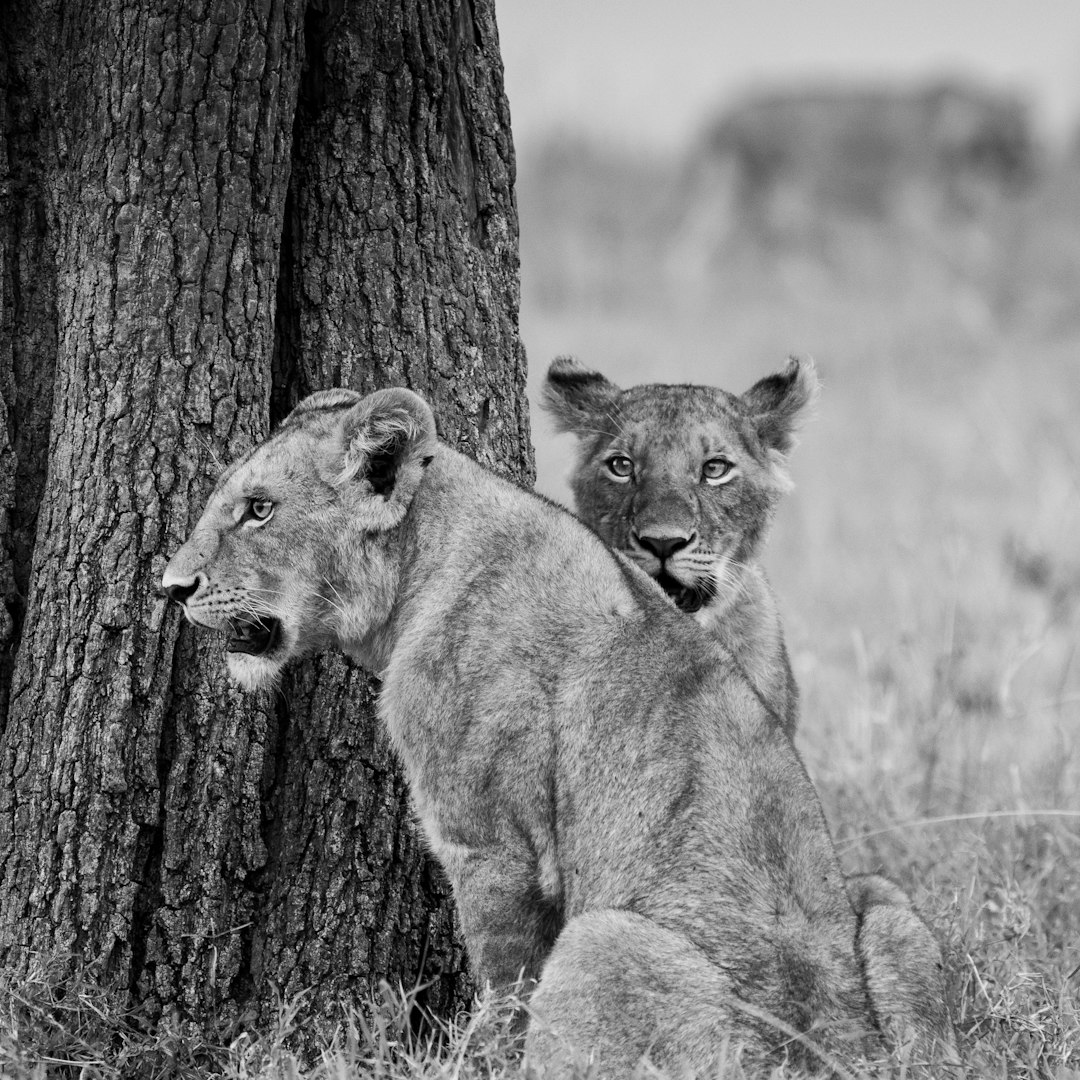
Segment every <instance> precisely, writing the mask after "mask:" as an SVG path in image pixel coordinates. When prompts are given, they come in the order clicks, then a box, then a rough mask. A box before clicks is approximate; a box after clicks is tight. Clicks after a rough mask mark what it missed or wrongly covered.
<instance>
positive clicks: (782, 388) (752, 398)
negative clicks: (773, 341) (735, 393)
mask: <svg viewBox="0 0 1080 1080" xmlns="http://www.w3.org/2000/svg"><path fill="white" fill-rule="evenodd" d="M818 389H819V384H818V377H817V371H816V370H815V369H814V362H813V360H811V359H809V358H808V357H807V358H803V359H800V358H799V357H796V356H793V357H791V358H790V359H789V360H788V362H787V366H786V367H785V368H784V370H783V371H777V372H775V373H774V374H772V375H767V376H766V377H765V378H764V379H761V380H760V381H759V382H756V383H754V385H753V386H751V387H750V389H749V390H747V391H746V393H745V394H743V396H742V402H743V406H744V407H745V409H746V412H747V415H748V416H749V418H750V421H751V423H752V424H753V425H754V427H755V428H756V429H757V433H758V438H759V439H761V441H762V443H764V445H765V446H766V448H767V449H769V450H776V451H778V452H779V453H780V454H785V455H786V454H787V453H788V452H789V451H790V450H791V448H792V447H793V446H794V445H795V434H796V432H797V431H798V428H799V425H800V423H801V422H802V421H803V420H804V419H805V416H804V415H802V414H803V412H804V410H805V409H806V407H807V406H808V405H810V404H811V403H812V402H813V401H814V400H815V399H816V398H817V395H818Z"/></svg>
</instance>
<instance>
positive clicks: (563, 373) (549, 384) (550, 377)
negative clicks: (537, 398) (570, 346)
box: [542, 356, 622, 436]
mask: <svg viewBox="0 0 1080 1080" xmlns="http://www.w3.org/2000/svg"><path fill="white" fill-rule="evenodd" d="M621 392H622V391H620V390H619V388H618V387H617V386H616V385H615V384H614V383H612V382H608V380H607V379H605V378H604V376H603V375H601V374H600V372H599V371H592V370H591V369H589V368H587V367H585V365H584V364H582V363H579V362H578V361H577V360H576V359H575V358H574V357H572V356H558V357H556V358H555V359H554V360H552V362H551V367H549V368H548V373H547V380H546V381H545V383H544V395H543V399H542V403H543V406H544V408H545V409H546V410H547V411H548V412H549V413H550V414H551V416H552V418H553V419H554V421H555V428H556V430H557V431H561V432H571V433H572V434H574V435H579V436H586V435H592V434H595V433H596V430H597V428H601V429H602V426H603V425H604V423H605V421H607V420H608V418H609V417H611V416H612V414H613V413H614V411H615V409H616V408H617V406H618V401H619V394H620V393H621Z"/></svg>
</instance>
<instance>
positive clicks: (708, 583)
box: [656, 570, 716, 615]
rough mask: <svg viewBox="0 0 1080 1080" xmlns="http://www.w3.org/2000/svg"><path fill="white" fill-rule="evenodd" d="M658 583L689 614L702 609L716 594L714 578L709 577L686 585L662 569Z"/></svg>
mask: <svg viewBox="0 0 1080 1080" xmlns="http://www.w3.org/2000/svg"><path fill="white" fill-rule="evenodd" d="M656 583H657V585H659V586H660V588H661V589H663V590H664V592H666V593H667V594H668V596H670V597H671V599H672V600H673V601H674V602H675V606H676V607H677V608H678V609H679V610H680V611H685V612H686V613H687V614H688V615H693V614H694V612H695V611H700V610H701V609H702V608H703V607H704V606H705V605H706V604H707V603H708V602H709V601H710V600H712V599H713V598H714V597H715V596H716V590H715V588H714V587H713V583H712V580H711V579H709V578H705V579H703V580H701V581H699V582H697V583H695V584H694V585H685V584H683V582H681V581H678V580H676V579H675V578H673V577H672V576H671V575H670V574H668V573H666V572H665V571H664V570H661V571H660V573H659V574H658V575H657V577H656Z"/></svg>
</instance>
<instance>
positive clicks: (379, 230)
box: [258, 0, 532, 1010]
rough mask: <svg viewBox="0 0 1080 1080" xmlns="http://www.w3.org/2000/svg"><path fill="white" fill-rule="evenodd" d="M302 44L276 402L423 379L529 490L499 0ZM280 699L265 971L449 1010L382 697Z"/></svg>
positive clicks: (328, 17) (434, 890) (328, 991)
mask: <svg viewBox="0 0 1080 1080" xmlns="http://www.w3.org/2000/svg"><path fill="white" fill-rule="evenodd" d="M305 46H306V53H307V59H306V63H305V71H304V78H303V80H302V83H301V90H300V103H299V106H298V115H297V124H296V136H295V140H294V146H293V169H292V180H291V184H290V194H289V205H288V214H287V222H286V236H287V239H286V241H285V244H284V245H283V265H282V273H281V277H280V286H279V319H278V329H279V333H278V350H277V356H276V359H275V371H276V375H277V378H276V380H275V399H274V406H275V411H277V412H280V413H284V412H286V411H287V410H288V409H289V408H290V407H291V406H292V405H293V404H295V401H296V400H297V399H298V398H299V397H302V396H303V395H304V394H306V393H308V392H309V391H310V390H312V389H315V388H318V387H322V386H351V387H353V388H354V389H357V390H360V391H365V392H366V391H369V390H372V389H375V388H376V387H379V386H386V385H405V386H410V387H412V388H413V389H415V390H418V391H419V392H420V393H423V394H424V395H425V396H426V397H427V398H428V399H429V400H430V401H431V402H432V403H433V405H434V406H435V410H436V414H437V415H438V416H439V417H440V421H441V425H442V426H441V431H440V434H442V436H443V437H444V438H446V439H448V440H449V441H450V442H452V443H455V444H457V445H458V446H459V447H460V448H461V449H463V450H464V451H465V452H467V453H470V454H472V455H473V456H475V457H477V458H479V459H480V460H481V461H484V462H485V463H487V464H489V465H492V466H494V467H501V468H502V469H503V470H504V471H507V472H510V473H511V475H513V476H514V477H515V478H516V479H518V480H521V481H531V479H532V473H531V458H530V456H529V451H528V435H527V432H528V427H527V424H528V418H527V411H526V398H525V389H524V374H525V371H524V358H523V356H522V350H521V345H520V341H519V338H518V332H517V311H518V278H517V271H518V258H517V217H516V212H515V207H514V202H513V170H514V162H513V149H512V145H511V142H510V137H509V130H510V127H509V116H508V110H507V105H506V100H505V97H504V96H503V93H502V68H501V62H500V60H499V53H498V39H497V35H496V30H495V22H494V12H493V7H492V4H491V3H490V2H488V0H480V2H479V3H477V4H476V5H475V6H474V5H472V4H470V3H469V2H468V0H464V2H462V3H461V4H460V5H458V6H457V7H456V9H455V8H453V6H452V5H449V4H445V3H419V4H417V3H414V2H411V0H403V2H402V0H398V2H391V3H387V2H386V0H364V2H359V0H354V2H352V3H349V4H344V5H342V4H332V3H331V4H328V5H326V6H325V7H323V8H322V10H318V9H316V8H315V7H314V6H313V7H311V8H309V11H308V19H307V33H306V40H305ZM342 688H344V692H342ZM283 697H284V704H283V708H282V710H281V715H282V718H283V729H282V761H283V762H284V768H283V770H282V772H281V773H280V776H279V786H278V789H277V792H276V802H275V809H274V813H275V822H274V830H273V836H274V843H273V844H272V856H271V857H272V860H273V872H272V873H271V874H269V875H268V877H269V889H268V903H267V908H266V911H265V913H264V920H265V922H264V924H263V925H265V932H262V933H260V934H259V935H258V937H259V939H260V940H261V942H262V952H261V955H260V956H259V965H260V967H261V969H262V970H264V971H276V972H278V973H279V976H280V977H283V979H284V983H283V985H284V988H285V989H286V991H287V992H292V991H295V990H299V989H301V988H303V987H309V986H315V987H317V988H318V990H317V991H316V996H317V997H318V996H328V997H334V996H340V995H341V994H342V993H343V992H344V993H348V992H349V991H351V990H353V989H354V988H355V986H356V983H357V981H358V980H361V981H362V979H363V977H364V976H365V975H366V974H367V973H369V972H375V973H382V972H386V971H415V972H417V973H418V974H419V976H420V980H421V982H422V984H423V985H424V986H425V987H426V990H425V991H423V992H422V994H421V1000H422V1002H423V1003H425V1004H427V1005H429V1006H430V1007H432V1008H434V1009H436V1010H445V1009H447V1008H448V1007H450V1006H451V1005H453V1004H455V1003H456V1001H457V1000H458V998H457V995H458V994H460V989H461V986H462V979H461V977H460V976H461V974H462V971H463V963H464V958H463V955H462V952H461V948H460V946H459V945H458V944H457V943H456V939H455V937H454V936H453V934H452V929H453V927H452V921H451V918H450V915H451V912H452V908H451V905H450V903H449V899H450V898H449V893H448V890H447V887H446V885H445V883H444V882H443V879H442V877H441V874H440V873H439V871H438V870H437V868H435V867H434V866H433V865H432V864H431V863H430V862H429V861H428V860H427V858H426V856H425V855H424V853H423V851H422V849H421V847H420V846H419V845H418V844H417V841H416V838H415V836H414V832H413V825H412V817H411V813H410V810H409V807H408V802H407V797H406V792H405V789H404V786H403V783H402V781H401V778H400V776H399V774H398V770H397V767H396V763H394V762H393V760H392V759H391V757H390V756H389V753H388V749H387V746H386V742H385V738H384V736H383V734H382V732H381V730H380V729H379V727H378V726H377V725H376V722H375V717H374V713H373V710H372V700H373V687H372V686H371V685H370V684H369V682H368V680H367V679H366V677H365V676H364V675H363V673H362V672H361V671H359V670H356V669H353V668H352V667H351V666H350V665H349V664H348V662H347V661H345V660H342V659H340V658H335V659H332V660H331V659H329V658H327V659H324V660H322V661H319V662H318V663H316V664H313V665H309V666H307V667H306V668H305V669H302V670H300V671H297V672H296V673H295V674H294V675H293V676H292V677H291V678H290V680H289V681H288V682H287V684H286V687H285V693H284V695H283ZM316 778H317V780H316ZM388 916H390V917H388ZM297 941H300V942H303V943H304V945H303V947H302V948H297V946H296V942H297ZM342 957H349V958H350V959H349V962H347V963H345V964H343V963H342V962H341V958H342ZM264 1004H265V1003H264Z"/></svg>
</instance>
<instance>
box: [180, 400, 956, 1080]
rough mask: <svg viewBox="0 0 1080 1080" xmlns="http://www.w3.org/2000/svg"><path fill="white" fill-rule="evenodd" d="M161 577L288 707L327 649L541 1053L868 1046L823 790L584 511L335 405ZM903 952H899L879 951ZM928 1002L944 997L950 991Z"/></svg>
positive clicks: (212, 512)
mask: <svg viewBox="0 0 1080 1080" xmlns="http://www.w3.org/2000/svg"><path fill="white" fill-rule="evenodd" d="M162 586H163V588H164V590H165V592H166V593H167V595H168V596H169V597H171V598H172V599H173V600H175V601H177V602H178V603H179V604H180V605H181V606H182V607H183V610H184V614H185V615H186V616H187V618H188V619H189V620H190V621H191V622H192V623H194V624H196V625H198V626H205V627H210V628H216V629H219V630H223V631H224V632H225V634H226V644H225V650H226V657H227V663H228V669H229V672H230V674H231V675H232V677H233V678H234V679H235V680H236V681H237V682H239V683H240V684H241V685H242V686H244V687H246V688H248V689H249V690H253V691H257V690H260V689H262V688H272V687H273V686H274V685H275V683H276V681H277V680H278V678H279V676H280V674H281V672H282V670H283V669H284V668H285V666H286V665H287V664H288V663H290V662H291V661H293V660H295V659H297V658H300V657H303V656H307V655H310V654H312V653H314V652H316V651H319V650H322V649H326V648H340V649H342V650H343V651H344V652H345V653H347V654H348V655H350V656H352V657H354V658H356V659H357V660H358V661H359V662H360V663H361V664H363V665H364V666H365V667H366V668H368V670H370V671H372V672H374V673H376V674H378V675H379V676H380V677H381V679H382V690H381V693H380V698H379V710H380V714H381V717H382V719H383V721H384V722H385V724H386V727H387V731H388V733H389V736H390V739H391V741H392V743H393V746H394V747H395V749H396V752H397V753H398V755H399V756H400V759H401V761H402V763H403V766H404V770H405V773H406V777H407V779H408V783H409V788H410V792H411V796H412V800H413V803H414V806H415V810H416V813H417V816H418V819H419V822H420V824H421V826H422V829H423V832H424V834H425V836H426V838H427V841H428V843H429V845H430V847H431V850H432V851H433V853H434V854H435V856H436V857H437V858H438V860H439V861H440V863H441V864H442V866H443V867H444V869H445V871H446V874H447V876H448V878H449V880H450V882H451V885H452V887H453V892H454V897H455V901H456V904H457V907H458V911H459V913H460V917H461V927H462V931H463V934H464V938H465V944H466V948H467V951H468V955H469V958H470V963H471V965H472V970H473V973H474V975H475V977H476V979H477V980H478V982H480V983H481V984H484V983H490V984H491V985H492V986H493V987H495V988H497V989H503V988H507V987H511V986H514V985H516V984H517V983H518V980H519V979H523V980H524V983H523V985H524V986H526V987H531V988H532V990H531V994H530V995H529V1002H528V1010H529V1017H528V1025H527V1031H526V1036H525V1051H526V1056H527V1058H528V1059H529V1060H531V1061H534V1062H537V1063H539V1064H540V1065H541V1066H542V1067H543V1066H550V1067H551V1068H553V1069H561V1068H563V1067H564V1066H565V1065H566V1063H568V1062H569V1061H571V1060H575V1059H577V1058H578V1057H579V1056H580V1057H581V1058H582V1059H583V1060H584V1059H589V1060H591V1061H592V1063H593V1065H592V1067H593V1068H594V1070H595V1072H594V1075H596V1076H599V1077H612V1078H614V1077H626V1076H629V1075H630V1073H631V1071H632V1070H633V1069H634V1068H635V1066H636V1065H637V1064H638V1063H639V1062H640V1061H641V1060H642V1059H644V1058H648V1059H650V1060H651V1061H652V1062H654V1063H655V1064H656V1065H657V1066H659V1067H661V1068H666V1069H672V1070H680V1071H683V1070H707V1069H710V1068H711V1067H712V1066H713V1065H715V1064H716V1062H717V1061H718V1060H720V1059H721V1057H722V1055H723V1054H725V1053H727V1052H728V1047H729V1045H738V1046H741V1047H742V1050H741V1051H740V1052H741V1053H742V1054H743V1056H744V1060H746V1061H758V1060H760V1061H767V1060H778V1059H781V1058H784V1057H787V1058H792V1059H794V1058H800V1057H803V1056H805V1058H806V1059H807V1060H812V1059H814V1056H815V1055H817V1054H826V1055H827V1054H828V1053H830V1052H836V1051H838V1050H839V1051H842V1052H848V1051H850V1050H851V1049H852V1048H856V1049H858V1050H859V1051H866V1052H876V1048H878V1047H880V1046H881V1045H885V1044H887V1045H889V1046H893V1047H896V1048H897V1049H898V1050H901V1051H903V1052H906V1053H907V1054H909V1055H914V1056H915V1057H917V1058H918V1057H926V1058H927V1059H934V1058H937V1057H940V1056H941V1055H942V1053H943V1052H948V1051H949V1049H950V1047H951V1039H952V1036H951V1032H950V1030H949V1029H948V1026H947V1019H946V1018H945V1017H944V1014H943V1012H942V1010H941V1009H940V1008H922V1007H921V1006H922V1004H923V1003H922V1001H921V999H919V1000H918V1001H916V1002H915V1003H914V1005H913V1006H912V1007H908V1005H907V1004H906V1002H905V999H904V995H903V994H899V995H895V999H896V1000H897V1001H898V1002H899V1003H900V1010H899V1012H898V1013H897V1014H896V1015H891V1014H890V1015H889V1016H887V1017H883V1016H882V1015H881V1014H880V1010H879V1009H877V1008H876V1007H875V1006H874V1004H873V1003H872V996H873V995H872V991H873V988H872V987H871V986H868V982H869V980H872V979H885V980H895V979H896V978H897V977H899V975H902V973H903V972H902V967H903V961H904V958H903V957H901V958H900V960H901V965H900V966H899V967H898V966H896V965H893V966H892V967H887V969H883V971H882V972H877V971H875V970H873V969H871V968H870V967H868V966H867V965H866V963H865V960H864V955H865V954H866V951H867V946H868V943H869V942H870V940H871V939H872V938H875V937H876V936H878V935H879V934H881V933H882V932H883V933H884V935H885V937H884V939H883V944H884V945H886V946H889V947H892V948H894V949H895V947H896V944H897V942H896V935H895V933H893V931H892V929H891V928H890V927H885V928H884V931H882V930H880V929H879V928H878V927H877V926H876V924H874V923H873V922H872V921H870V920H866V919H863V920H860V919H859V918H858V917H857V916H856V913H855V911H854V909H853V907H852V904H851V901H850V899H849V897H848V893H847V891H846V890H845V883H844V878H843V875H842V874H841V872H840V868H839V865H838V863H837V859H836V855H835V852H834V850H833V844H832V840H831V838H830V835H829V831H828V828H827V826H826V823H825V819H824V817H823V814H822V811H821V806H820V804H819V802H818V798H817V795H816V792H815V791H814V788H813V786H812V785H811V783H810V780H809V778H808V777H807V775H806V771H805V770H804V768H803V766H802V763H801V761H800V759H799V758H798V756H797V754H796V753H795V751H794V748H793V746H792V744H791V741H790V740H789V739H788V738H787V737H786V736H785V735H784V734H783V732H782V731H781V730H780V729H779V727H778V726H777V725H776V724H775V722H774V721H773V720H772V719H771V718H770V717H769V716H768V713H767V711H766V710H765V708H764V707H763V706H762V704H761V702H760V700H759V698H758V696H757V694H756V693H755V692H754V690H753V689H752V687H751V686H750V685H749V683H748V682H747V680H746V677H745V675H744V673H743V672H742V671H741V669H740V668H739V666H738V665H736V664H733V663H731V662H730V660H729V658H727V657H726V656H725V655H724V654H723V652H722V650H721V649H720V648H719V647H717V646H716V644H715V643H714V642H713V641H712V640H711V639H710V638H709V637H708V635H705V634H702V633H700V631H699V630H698V628H697V627H696V626H694V625H693V624H692V623H691V622H690V621H689V620H687V619H685V618H684V616H683V615H682V614H681V613H680V612H679V611H677V610H676V609H675V608H674V607H673V606H672V605H671V604H670V603H669V601H668V600H667V598H666V596H665V595H664V594H663V592H662V591H661V590H660V588H659V586H658V585H657V584H656V583H655V582H654V581H653V580H652V579H650V578H649V577H647V576H646V575H645V574H642V573H641V572H640V571H639V570H638V569H637V568H636V567H635V566H633V565H632V564H631V563H630V562H629V561H628V560H627V559H625V558H623V557H622V556H620V555H618V554H617V553H614V552H613V551H612V550H611V549H610V548H608V547H607V545H605V544H604V543H603V542H602V541H601V540H600V539H599V537H597V536H596V535H595V534H594V533H592V532H591V531H590V530H589V529H587V528H586V527H585V526H583V525H582V524H581V523H580V522H578V521H577V520H576V519H575V518H574V517H573V516H572V515H570V514H569V513H567V512H565V511H563V510H562V509H560V508H558V507H556V506H554V505H553V504H551V503H548V502H547V501H545V500H543V499H541V498H540V497H538V496H536V495H533V494H532V493H529V492H526V491H523V490H520V489H519V488H517V487H515V486H514V485H513V484H511V483H510V482H508V481H506V480H503V479H501V478H498V477H496V476H494V475H493V474H490V473H488V472H486V471H485V470H483V469H482V468H481V467H480V466H479V465H477V464H476V463H474V462H473V461H471V460H469V459H468V458H466V457H464V456H462V455H460V454H458V453H457V452H455V451H454V450H452V449H450V448H449V447H447V446H445V445H443V444H441V443H440V442H439V441H438V439H437V438H436V435H435V423H434V418H433V415H432V412H431V409H430V408H429V407H428V405H427V404H426V403H425V402H424V401H423V399H421V398H420V397H418V396H417V395H415V394H413V393H411V392H410V391H407V390H402V389H392V390H383V391H378V392H376V393H374V394H371V395H369V396H367V397H361V396H360V395H358V394H356V393H353V392H351V391H348V390H326V391H322V392H319V393H316V394H313V395H311V396H310V397H308V398H305V399H304V400H303V401H301V402H300V404H299V405H298V406H297V407H296V409H294V410H293V412H292V413H291V414H290V415H289V416H288V417H287V418H286V419H285V421H284V422H283V423H282V424H281V426H280V427H279V428H278V429H277V431H276V432H275V433H274V434H273V435H271V436H270V437H269V438H268V439H267V440H266V441H265V442H264V443H262V444H261V445H259V446H257V447H256V448H255V449H254V450H252V451H251V452H250V453H249V454H247V456H245V457H242V458H241V459H240V460H239V461H238V462H236V463H235V464H234V465H232V466H231V467H230V468H228V469H227V470H226V471H225V472H224V474H223V475H222V477H221V479H220V481H219V482H218V485H217V487H216V488H215V490H214V492H213V493H212V495H211V496H210V499H209V501H208V503H207V506H206V509H205V510H204V512H203V514H202V516H201V517H200V519H199V521H198V522H197V523H196V525H195V527H194V529H193V531H192V533H191V536H190V537H189V539H188V540H187V541H186V542H185V543H184V544H183V545H182V546H181V547H180V549H179V550H178V551H177V552H176V553H175V554H174V555H173V556H172V558H171V559H170V560H169V561H168V564H167V565H166V567H165V571H164V575H163V577H162ZM880 952H881V955H882V956H883V957H886V956H887V954H888V950H887V949H884V948H883V949H882V950H880ZM921 974H922V975H923V982H921V983H919V984H918V985H917V987H915V989H914V991H913V992H915V993H917V994H922V993H924V992H926V993H928V994H929V995H931V996H932V997H933V999H934V1002H933V1003H934V1004H937V1003H939V1002H940V1000H941V995H942V993H943V989H942V986H941V985H940V982H941V972H940V970H936V971H930V972H922V973H921Z"/></svg>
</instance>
